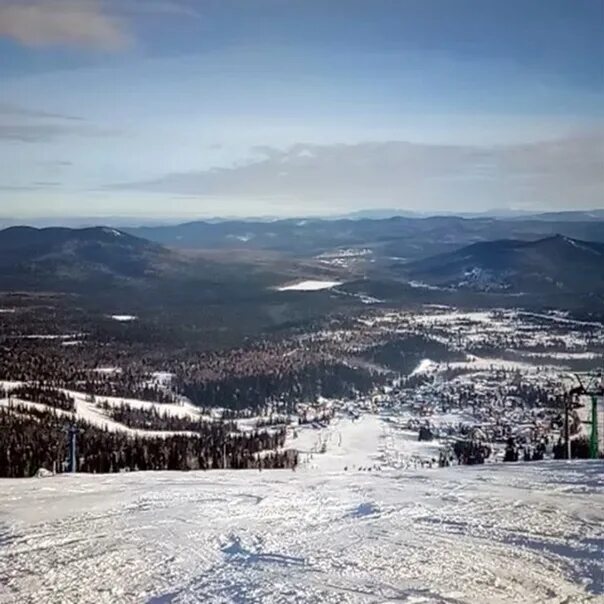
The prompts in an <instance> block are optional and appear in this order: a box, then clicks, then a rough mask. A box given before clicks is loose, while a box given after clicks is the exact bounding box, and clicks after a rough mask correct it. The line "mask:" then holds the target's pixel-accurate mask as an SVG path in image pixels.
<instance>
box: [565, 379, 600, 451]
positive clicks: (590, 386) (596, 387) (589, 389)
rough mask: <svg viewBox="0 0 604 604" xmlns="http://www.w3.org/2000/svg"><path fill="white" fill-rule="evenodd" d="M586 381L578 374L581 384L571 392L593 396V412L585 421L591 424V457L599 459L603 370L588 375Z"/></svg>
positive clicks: (577, 394)
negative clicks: (599, 416)
mask: <svg viewBox="0 0 604 604" xmlns="http://www.w3.org/2000/svg"><path fill="white" fill-rule="evenodd" d="M586 377H587V379H586V381H585V383H584V382H583V381H582V380H581V376H579V375H576V378H577V381H578V382H579V386H578V387H577V388H573V389H572V390H571V394H574V395H576V396H587V397H589V398H591V414H590V419H588V420H586V421H585V422H584V423H585V424H588V425H591V434H590V438H589V457H590V459H597V457H598V455H599V438H598V399H599V398H603V397H604V376H603V373H602V372H599V373H595V374H591V375H588V376H586Z"/></svg>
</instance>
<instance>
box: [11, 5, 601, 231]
mask: <svg viewBox="0 0 604 604" xmlns="http://www.w3.org/2000/svg"><path fill="white" fill-rule="evenodd" d="M603 23H604V2H602V1H601V0H576V1H574V2H566V1H564V0H551V1H548V2H542V1H538V0H528V1H527V0H522V1H521V0H511V1H505V2H504V1H503V0H449V1H448V2H447V3H442V2H438V1H437V0H421V1H420V0H401V1H398V2H395V1H393V0H372V1H371V2H368V1H365V0H346V1H342V0H292V1H290V2H281V1H279V0H254V1H251V0H220V1H219V0H199V1H193V0H146V1H144V2H143V1H142V0H120V1H117V0H77V1H76V0H0V51H1V52H0V78H1V79H2V87H1V89H0V220H1V221H2V222H6V221H7V220H10V219H15V220H21V221H36V220H61V219H67V218H69V217H75V218H76V219H77V218H79V217H83V218H84V219H86V220H94V219H95V218H103V217H113V218H114V219H116V220H125V219H132V220H139V221H147V222H149V221H162V222H165V221H171V222H174V221H186V220H190V219H195V218H199V219H203V218H206V219H208V218H214V217H218V216H229V217H243V218H251V217H263V216H271V217H304V216H320V215H326V216H327V215H334V214H346V213H350V212H355V211H361V210H379V209H381V208H388V209H390V208H393V209H396V210H399V211H410V212H420V213H423V214H426V213H431V214H442V213H472V212H483V211H488V210H490V209H492V208H498V209H501V210H510V211H516V212H547V211H561V210H591V209H604V178H603V177H602V174H603V173H604V46H603V42H602V40H603V39H604V38H603V36H602V34H603V33H604V27H603Z"/></svg>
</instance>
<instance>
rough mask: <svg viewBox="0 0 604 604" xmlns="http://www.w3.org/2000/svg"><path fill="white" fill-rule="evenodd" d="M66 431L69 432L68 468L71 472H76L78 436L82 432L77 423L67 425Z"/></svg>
mask: <svg viewBox="0 0 604 604" xmlns="http://www.w3.org/2000/svg"><path fill="white" fill-rule="evenodd" d="M64 430H65V432H67V438H68V443H69V460H68V468H69V472H71V473H74V472H77V469H78V468H77V461H76V460H77V437H78V434H79V433H80V431H79V429H78V428H77V426H76V425H75V424H70V425H69V426H65V428H64Z"/></svg>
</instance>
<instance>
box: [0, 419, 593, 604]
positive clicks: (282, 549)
mask: <svg viewBox="0 0 604 604" xmlns="http://www.w3.org/2000/svg"><path fill="white" fill-rule="evenodd" d="M294 442H296V443H297V446H298V447H299V448H300V450H301V451H302V458H303V460H302V465H301V467H300V468H299V469H298V470H297V471H296V472H292V471H262V472H259V471H230V472H229V471H214V472H206V473H204V472H191V473H169V472H152V473H135V474H134V473H133V474H118V475H103V476H91V475H63V476H56V477H50V478H42V479H21V480H12V479H11V480H6V479H5V480H1V481H0V604H8V603H11V604H13V603H14V604H17V603H19V604H25V603H44V604H48V603H54V602H57V603H64V602H74V603H75V602H77V603H91V604H92V603H95V604H97V603H111V604H115V603H120V602H124V603H130V602H132V603H135V602H136V603H139V602H144V603H148V604H160V603H161V604H167V603H175V604H176V603H179V602H204V603H205V602H219V603H231V602H232V603H243V602H267V603H290V602H334V603H335V602H338V603H340V602H367V603H376V602H408V603H428V602H430V603H436V602H438V603H442V602H445V603H455V604H458V603H462V602H463V603H466V602H467V603H477V602H480V603H483V602H484V603H487V602H488V603H498V602H502V603H503V602H506V603H524V602H526V603H531V604H533V603H539V602H548V603H556V602H557V603H560V604H562V603H563V602H566V603H575V602H600V601H604V573H603V570H604V569H603V566H602V561H601V559H602V552H603V548H604V464H603V463H602V462H572V463H569V462H540V463H532V464H493V465H487V466H482V467H451V468H446V469H434V470H428V469H417V470H414V469H398V468H399V467H400V466H397V463H396V462H397V459H399V458H400V457H401V456H402V455H405V454H411V453H413V454H414V453H416V452H417V451H416V448H417V447H419V446H420V445H421V446H422V447H429V446H431V445H430V444H429V443H427V444H425V443H417V442H416V441H412V440H411V439H408V438H406V437H405V435H404V434H403V433H401V432H399V431H394V430H392V429H391V426H390V425H389V424H388V423H387V422H383V421H382V420H381V419H380V418H378V417H377V416H372V415H365V416H362V417H361V419H360V420H357V421H352V420H345V419H340V420H338V421H337V422H335V423H334V424H333V426H330V427H329V428H328V429H324V430H313V429H312V428H308V429H306V428H305V429H302V430H300V431H299V435H298V437H297V438H296V439H294ZM323 444H325V447H323ZM323 448H324V449H325V453H323V454H321V453H318V452H317V451H318V450H321V449H323ZM422 453H424V454H427V455H429V454H430V451H429V450H426V451H422ZM305 457H308V460H305V459H304V458H305Z"/></svg>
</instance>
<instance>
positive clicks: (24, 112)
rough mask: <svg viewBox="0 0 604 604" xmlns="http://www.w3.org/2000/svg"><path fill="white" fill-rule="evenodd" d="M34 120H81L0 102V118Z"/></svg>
mask: <svg viewBox="0 0 604 604" xmlns="http://www.w3.org/2000/svg"><path fill="white" fill-rule="evenodd" d="M6 117H8V118H13V117H15V118H21V117H24V118H34V119H38V118H39V119H56V120H68V121H78V122H79V121H82V120H83V118H81V117H78V116H75V115H66V114H64V113H53V112H50V111H43V110H39V109H30V108H29V107H23V106H21V105H14V104H13V103H2V102H0V118H6Z"/></svg>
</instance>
